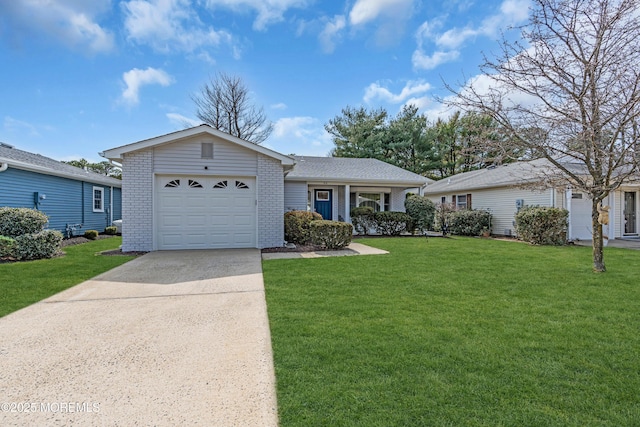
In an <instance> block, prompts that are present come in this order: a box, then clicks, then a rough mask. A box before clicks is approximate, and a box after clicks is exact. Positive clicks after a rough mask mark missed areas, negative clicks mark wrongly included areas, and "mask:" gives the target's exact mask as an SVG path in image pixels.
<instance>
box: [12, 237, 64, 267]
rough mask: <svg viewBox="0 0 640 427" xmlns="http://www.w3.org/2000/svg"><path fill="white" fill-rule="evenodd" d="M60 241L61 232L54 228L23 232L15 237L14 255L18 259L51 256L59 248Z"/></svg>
mask: <svg viewBox="0 0 640 427" xmlns="http://www.w3.org/2000/svg"><path fill="white" fill-rule="evenodd" d="M61 243H62V233H60V232H59V231H56V230H44V231H41V232H39V233H30V234H23V235H21V236H18V237H16V238H15V245H14V249H13V252H14V257H16V258H17V259H19V260H32V259H44V258H51V257H52V256H54V255H55V254H56V252H58V250H60V244H61Z"/></svg>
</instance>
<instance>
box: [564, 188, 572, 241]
mask: <svg viewBox="0 0 640 427" xmlns="http://www.w3.org/2000/svg"><path fill="white" fill-rule="evenodd" d="M572 194H573V191H572V190H571V187H569V188H567V189H566V190H565V192H564V195H565V199H566V209H567V210H568V211H569V217H568V218H567V219H568V222H569V224H568V225H567V240H573V231H572V230H571V196H572Z"/></svg>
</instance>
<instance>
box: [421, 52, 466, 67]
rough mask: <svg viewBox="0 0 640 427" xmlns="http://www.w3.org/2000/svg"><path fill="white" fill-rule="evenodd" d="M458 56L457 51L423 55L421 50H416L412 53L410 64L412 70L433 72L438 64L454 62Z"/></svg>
mask: <svg viewBox="0 0 640 427" xmlns="http://www.w3.org/2000/svg"><path fill="white" fill-rule="evenodd" d="M459 56H460V52H459V51H457V50H451V51H448V52H443V51H435V52H433V53H432V54H431V55H427V54H425V53H424V52H423V51H422V50H416V51H414V52H413V56H412V57H411V62H412V64H413V68H416V69H420V70H433V69H434V68H436V67H438V66H439V65H440V64H444V63H447V62H451V61H455V60H456V59H458V57H459Z"/></svg>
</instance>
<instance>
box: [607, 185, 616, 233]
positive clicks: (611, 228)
mask: <svg viewBox="0 0 640 427" xmlns="http://www.w3.org/2000/svg"><path fill="white" fill-rule="evenodd" d="M616 191H617V190H614V191H612V192H611V193H609V225H608V226H607V236H609V240H613V239H615V238H616Z"/></svg>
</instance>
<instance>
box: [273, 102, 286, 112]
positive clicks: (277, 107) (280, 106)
mask: <svg viewBox="0 0 640 427" xmlns="http://www.w3.org/2000/svg"><path fill="white" fill-rule="evenodd" d="M269 108H271V109H272V110H286V109H287V104H285V103H283V102H279V103H277V104H271V105H270V106H269Z"/></svg>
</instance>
